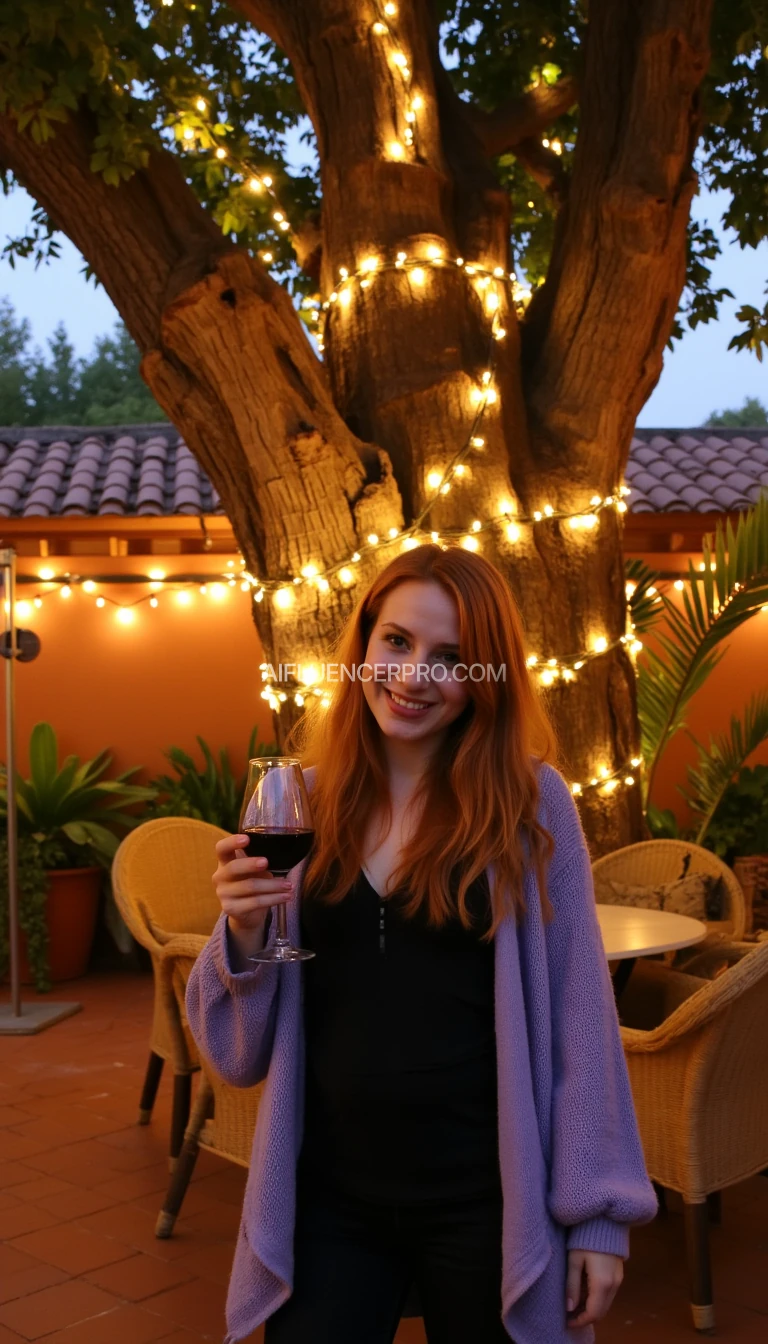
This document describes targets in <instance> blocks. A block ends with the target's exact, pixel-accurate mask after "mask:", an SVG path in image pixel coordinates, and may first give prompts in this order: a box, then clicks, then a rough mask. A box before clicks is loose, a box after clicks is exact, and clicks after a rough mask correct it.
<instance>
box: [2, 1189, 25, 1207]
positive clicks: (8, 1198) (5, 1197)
mask: <svg viewBox="0 0 768 1344" xmlns="http://www.w3.org/2000/svg"><path fill="white" fill-rule="evenodd" d="M15 1188H16V1187H15V1186H14V1187H13V1189H15ZM23 1202H24V1201H23V1200H21V1199H17V1198H16V1196H15V1195H12V1194H11V1191H10V1190H0V1213H2V1212H3V1210H4V1209H16V1208H18V1206H19V1204H22V1203H23Z"/></svg>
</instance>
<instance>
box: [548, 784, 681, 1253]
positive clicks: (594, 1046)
mask: <svg viewBox="0 0 768 1344" xmlns="http://www.w3.org/2000/svg"><path fill="white" fill-rule="evenodd" d="M558 784H559V788H558V792H559V794H560V797H559V798H558V812H560V820H561V826H560V827H559V828H558V829H559V830H560V836H561V839H562V840H563V841H564V840H565V839H566V836H567V839H568V843H567V844H566V847H565V852H564V853H563V854H561V855H558V852H557V836H556V851H555V856H554V858H553V861H552V866H551V873H550V877H549V883H548V891H549V897H550V901H551V903H552V906H553V909H554V919H553V920H552V922H551V923H550V924H549V925H548V926H547V932H546V937H547V941H548V961H549V968H550V969H549V978H550V999H551V1011H552V1042H553V1046H552V1049H553V1059H552V1068H553V1093H552V1157H551V1176H550V1189H549V1209H550V1212H551V1214H552V1216H553V1217H554V1218H555V1219H556V1220H557V1221H558V1222H559V1223H560V1224H562V1225H564V1226H565V1227H567V1229H568V1232H567V1237H566V1244H567V1247H568V1249H569V1250H572V1249H580V1250H585V1251H604V1252H610V1253H611V1254H613V1255H620V1256H624V1257H626V1256H627V1255H628V1254H629V1227H630V1225H631V1224H632V1223H646V1222H650V1221H651V1219H652V1218H653V1217H654V1216H655V1214H656V1211H657V1202H656V1196H655V1194H654V1190H653V1186H652V1185H651V1182H650V1180H649V1178H648V1174H647V1171H646V1167H645V1159H644V1156H643V1150H642V1146H641V1142H640V1136H639V1133H638V1128H637V1121H636V1118H635V1110H634V1104H633V1101H632V1093H631V1090H630V1083H629V1075H628V1072H627V1066H626V1061H625V1059H624V1051H623V1047H622V1041H621V1033H620V1030H619V1022H618V1016H617V1013H616V1005H615V999H614V994H613V986H612V983H611V976H610V972H609V970H608V963H607V960H606V957H605V952H604V950H603V942H602V937H601V933H600V926H599V923H598V920H597V911H596V908H595V898H594V888H593V883H592V869H591V864H590V858H589V852H588V849H587V844H586V840H585V838H584V833H583V830H582V827H581V820H580V818H579V815H578V812H577V811H576V806H575V804H574V802H573V799H572V797H571V794H570V790H569V789H568V786H567V785H566V784H565V781H563V780H561V779H560V780H559V781H558ZM563 813H565V816H563ZM562 822H565V823H566V824H565V825H564V826H563V825H562Z"/></svg>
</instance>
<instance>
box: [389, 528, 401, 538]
mask: <svg viewBox="0 0 768 1344" xmlns="http://www.w3.org/2000/svg"><path fill="white" fill-rule="evenodd" d="M398 531H399V528H397V527H390V529H389V532H388V533H387V536H389V537H396V536H397V534H398Z"/></svg>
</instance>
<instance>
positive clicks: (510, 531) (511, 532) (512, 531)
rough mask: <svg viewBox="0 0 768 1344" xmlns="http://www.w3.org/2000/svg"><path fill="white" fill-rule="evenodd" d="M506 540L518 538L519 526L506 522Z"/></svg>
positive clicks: (517, 539)
mask: <svg viewBox="0 0 768 1344" xmlns="http://www.w3.org/2000/svg"><path fill="white" fill-rule="evenodd" d="M507 540H508V541H519V540H520V528H519V527H517V526H516V525H515V524H514V523H507Z"/></svg>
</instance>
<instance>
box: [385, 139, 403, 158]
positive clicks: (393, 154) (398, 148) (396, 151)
mask: <svg viewBox="0 0 768 1344" xmlns="http://www.w3.org/2000/svg"><path fill="white" fill-rule="evenodd" d="M387 153H388V154H389V157H390V159H404V158H405V145H403V144H402V143H401V142H400V141H399V140H390V142H389V144H388V145H387Z"/></svg>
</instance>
